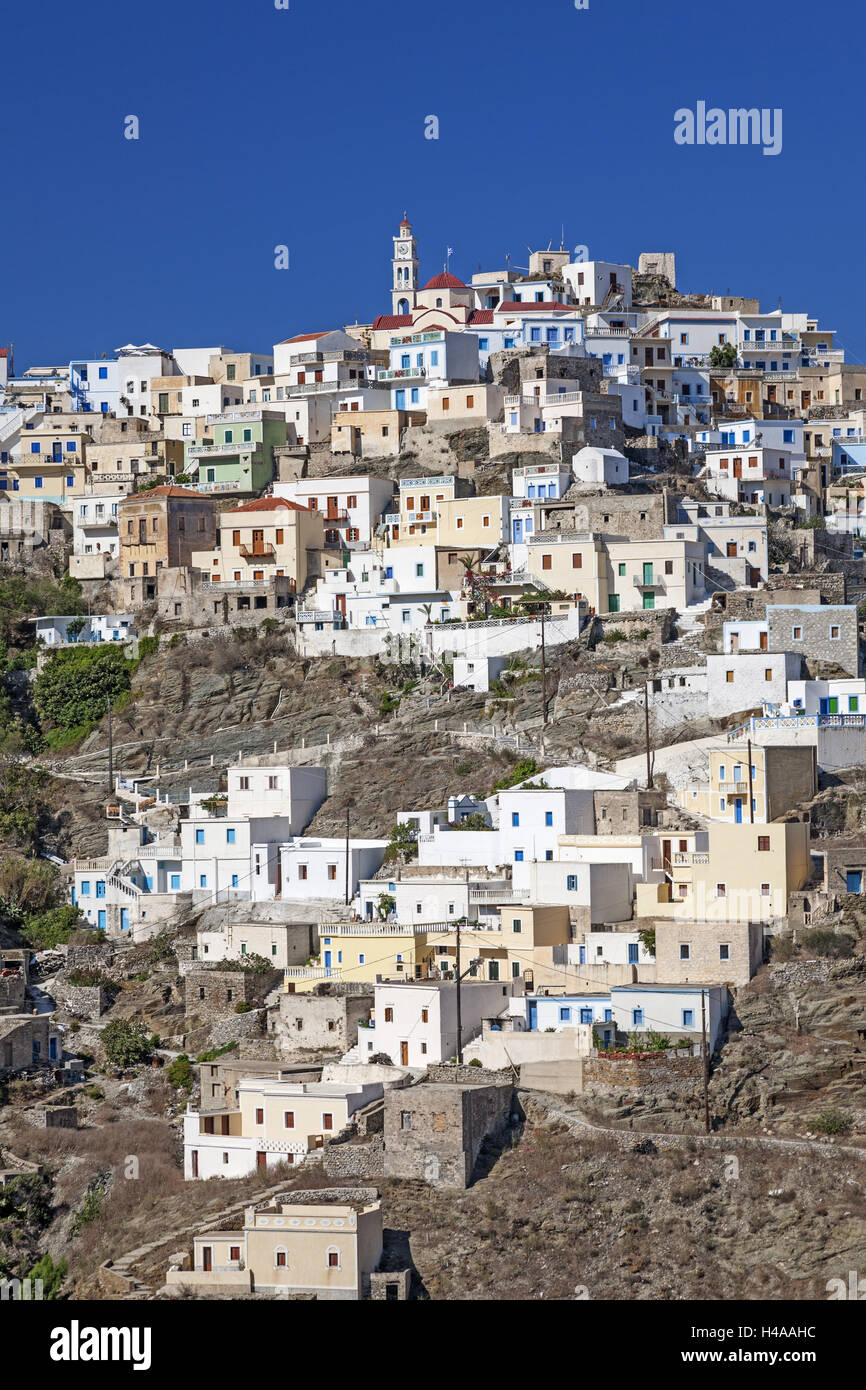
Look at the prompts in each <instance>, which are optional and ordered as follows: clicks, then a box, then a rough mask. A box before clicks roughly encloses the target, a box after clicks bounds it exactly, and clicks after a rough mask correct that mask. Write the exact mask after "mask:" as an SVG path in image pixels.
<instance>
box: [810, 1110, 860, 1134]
mask: <svg viewBox="0 0 866 1390" xmlns="http://www.w3.org/2000/svg"><path fill="white" fill-rule="evenodd" d="M811 1127H812V1129H816V1130H817V1131H818V1133H819V1134H850V1132H851V1130H852V1129H853V1127H854V1120H853V1118H852V1116H851V1115H849V1114H848V1111H847V1110H840V1109H839V1108H838V1106H835V1105H828V1106H827V1107H826V1108H825V1109H824V1110H822V1111H821V1113H820V1114H819V1115H818V1116H817V1117H816V1118H815V1119H814V1120H813V1121H812V1125H811Z"/></svg>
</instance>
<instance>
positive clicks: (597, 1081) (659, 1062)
mask: <svg viewBox="0 0 866 1390" xmlns="http://www.w3.org/2000/svg"><path fill="white" fill-rule="evenodd" d="M701 1065H702V1064H701V1059H700V1057H692V1056H690V1055H688V1054H685V1055H683V1056H680V1057H677V1056H674V1055H673V1054H669V1053H665V1052H660V1053H658V1054H657V1055H656V1056H648V1057H605V1056H603V1055H602V1056H599V1057H584V1058H583V1059H582V1066H583V1087H584V1091H602V1092H605V1093H607V1092H621V1091H624V1090H638V1089H639V1090H641V1091H643V1092H646V1093H654V1092H658V1093H659V1094H665V1093H667V1092H669V1091H673V1092H674V1093H676V1094H677V1095H694V1094H695V1088H696V1087H697V1086H699V1085H700V1079H701Z"/></svg>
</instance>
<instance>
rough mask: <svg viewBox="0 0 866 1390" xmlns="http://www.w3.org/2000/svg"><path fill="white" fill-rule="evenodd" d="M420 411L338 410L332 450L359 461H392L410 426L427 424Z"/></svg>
mask: <svg viewBox="0 0 866 1390" xmlns="http://www.w3.org/2000/svg"><path fill="white" fill-rule="evenodd" d="M424 418H425V417H424V412H423V411H417V410H337V411H335V413H334V419H333V423H332V425H331V451H332V452H333V453H335V454H354V455H356V456H357V457H358V458H365V459H369V458H391V457H393V456H394V455H395V454H398V453H399V452H400V441H401V439H402V437H403V434H404V432H405V431H406V430H407V429H408V428H409V426H410V425H423V424H424Z"/></svg>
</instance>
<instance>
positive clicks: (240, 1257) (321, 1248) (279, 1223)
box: [166, 1188, 396, 1301]
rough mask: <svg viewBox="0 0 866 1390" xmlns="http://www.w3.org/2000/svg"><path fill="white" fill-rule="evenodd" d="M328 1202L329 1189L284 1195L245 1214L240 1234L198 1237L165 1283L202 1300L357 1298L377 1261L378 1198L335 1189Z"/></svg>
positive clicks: (372, 1192)
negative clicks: (208, 1297)
mask: <svg viewBox="0 0 866 1390" xmlns="http://www.w3.org/2000/svg"><path fill="white" fill-rule="evenodd" d="M328 1197H329V1190H328V1189H327V1188H323V1189H322V1190H321V1191H320V1192H315V1193H311V1192H306V1193H302V1192H287V1193H285V1194H283V1195H282V1196H280V1197H276V1198H272V1199H271V1200H270V1201H268V1202H262V1203H260V1204H259V1205H258V1206H251V1207H248V1208H247V1209H246V1211H245V1212H244V1221H243V1226H242V1227H241V1228H240V1229H239V1230H235V1231H232V1230H223V1231H206V1232H203V1233H202V1235H199V1236H196V1237H195V1238H194V1246H193V1254H192V1259H191V1260H190V1257H189V1255H186V1256H185V1257H183V1258H182V1259H179V1260H177V1261H176V1262H175V1263H173V1264H172V1265H171V1266H170V1268H169V1270H168V1273H167V1275H166V1284H167V1285H168V1286H169V1287H171V1286H175V1287H178V1288H189V1289H194V1290H196V1291H197V1292H199V1293H201V1294H203V1295H206V1294H207V1293H208V1292H209V1291H210V1292H213V1293H214V1294H216V1293H221V1292H225V1293H229V1294H231V1293H238V1294H239V1293H252V1292H256V1293H271V1294H277V1293H282V1292H289V1293H312V1294H315V1296H316V1298H320V1299H331V1300H353V1301H354V1300H357V1299H360V1298H363V1297H364V1296H365V1295H367V1294H368V1293H369V1289H370V1275H371V1274H372V1273H373V1272H374V1271H375V1270H376V1268H377V1266H378V1264H379V1262H380V1260H381V1258H382V1211H381V1203H380V1202H379V1200H378V1193H377V1191H376V1189H375V1188H359V1189H357V1190H356V1192H352V1193H351V1194H350V1195H349V1200H346V1193H345V1189H341V1190H340V1199H339V1200H338V1201H328ZM395 1277H396V1276H395ZM386 1282H387V1281H386ZM386 1296H387V1295H386Z"/></svg>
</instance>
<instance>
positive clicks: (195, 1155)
mask: <svg viewBox="0 0 866 1390" xmlns="http://www.w3.org/2000/svg"><path fill="white" fill-rule="evenodd" d="M192 1175H193V1177H194V1178H197V1177H198V1149H193V1151H192Z"/></svg>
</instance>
